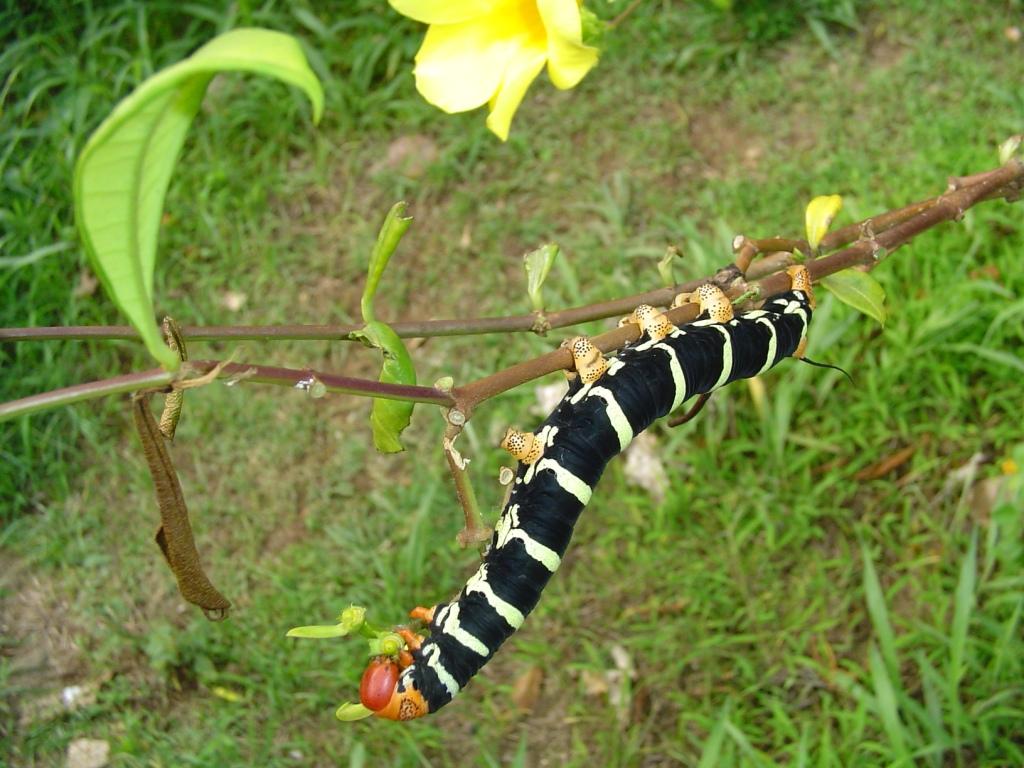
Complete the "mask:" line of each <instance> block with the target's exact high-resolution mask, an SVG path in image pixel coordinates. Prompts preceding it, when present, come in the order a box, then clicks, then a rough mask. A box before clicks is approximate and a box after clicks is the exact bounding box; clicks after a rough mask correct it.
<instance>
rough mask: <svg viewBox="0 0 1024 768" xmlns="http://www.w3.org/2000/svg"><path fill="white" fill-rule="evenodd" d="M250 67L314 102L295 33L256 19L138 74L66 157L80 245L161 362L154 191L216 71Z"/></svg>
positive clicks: (174, 359) (174, 363)
mask: <svg viewBox="0 0 1024 768" xmlns="http://www.w3.org/2000/svg"><path fill="white" fill-rule="evenodd" d="M235 71H237V72H254V73H257V74H263V75H269V76H271V77H276V78H278V79H280V80H284V81H285V82H287V83H291V84H292V85H295V86H298V87H299V88H301V89H302V90H303V91H304V92H305V93H306V95H307V96H308V97H309V99H310V101H311V102H312V103H313V120H314V121H318V120H319V119H320V114H321V112H322V111H323V99H324V97H323V89H322V88H321V86H320V82H319V80H317V78H316V75H314V74H313V71H312V70H311V69H310V68H309V65H308V64H307V62H306V58H305V56H304V55H303V53H302V49H301V48H300V47H299V43H298V41H297V40H296V39H295V38H293V37H291V36H289V35H285V34H282V33H280V32H273V31H270V30H266V29H235V30H232V31H230V32H226V33H224V34H223V35H220V36H219V37H216V38H214V39H213V40H211V41H210V42H209V43H207V44H206V45H204V46H203V47H202V48H200V49H199V50H198V51H196V52H195V53H194V54H192V56H190V57H189V58H187V59H185V60H184V61H181V62H179V63H178V64H175V65H173V66H171V67H168V68H167V69H165V70H163V71H161V72H158V73H157V74H155V75H154V76H153V77H151V78H149V79H148V80H146V81H145V82H144V83H142V85H140V86H139V87H138V88H136V89H135V91H133V92H132V93H131V94H130V95H129V96H128V97H127V98H125V99H124V100H123V101H122V102H121V103H120V104H118V105H117V107H115V108H114V111H113V112H111V113H110V115H109V116H108V117H107V119H106V120H104V121H103V123H102V124H101V125H100V127H99V128H98V129H97V130H96V132H95V133H94V134H93V135H92V136H91V137H90V139H89V141H88V143H87V144H86V145H85V149H83V150H82V154H81V155H80V156H79V158H78V163H77V165H76V166H75V179H74V197H75V211H76V217H77V220H78V229H79V232H80V233H81V236H82V241H83V243H84V245H85V251H86V253H87V254H88V256H89V259H90V260H91V262H92V265H93V268H94V269H95V271H96V273H97V274H98V275H99V277H100V280H101V281H102V282H103V287H104V288H105V289H106V291H107V293H108V294H109V295H110V297H111V299H113V301H114V303H115V304H116V305H117V306H118V307H119V308H120V309H121V311H122V312H124V313H125V315H127V316H128V319H129V320H130V321H131V323H132V325H134V326H135V327H136V328H137V329H138V331H139V333H140V334H141V335H142V339H143V341H144V342H145V344H146V347H147V349H149V351H150V354H152V355H153V356H154V357H155V358H156V359H157V360H158V361H159V362H160V364H161V365H163V366H164V367H165V368H167V369H169V370H176V369H177V368H178V366H179V364H180V362H181V361H180V359H179V358H178V356H177V355H176V354H175V353H174V352H173V351H172V350H170V349H168V348H167V346H166V345H165V344H164V342H163V339H162V338H161V335H160V332H159V330H158V328H157V326H156V322H155V317H154V316H155V312H154V309H153V271H154V268H155V266H156V244H157V236H158V233H159V228H160V219H161V216H162V213H163V204H164V196H165V195H166V193H167V185H168V183H169V182H170V178H171V172H172V171H173V170H174V165H175V163H176V162H177V158H178V154H179V153H180V151H181V146H182V144H183V143H184V140H185V134H186V132H187V131H188V128H189V125H190V124H191V123H192V119H193V118H194V117H195V115H196V113H197V112H198V110H199V105H200V103H201V102H202V100H203V95H204V94H205V93H206V87H207V86H208V85H209V84H210V80H211V79H212V78H213V76H214V75H216V74H217V73H219V72H235Z"/></svg>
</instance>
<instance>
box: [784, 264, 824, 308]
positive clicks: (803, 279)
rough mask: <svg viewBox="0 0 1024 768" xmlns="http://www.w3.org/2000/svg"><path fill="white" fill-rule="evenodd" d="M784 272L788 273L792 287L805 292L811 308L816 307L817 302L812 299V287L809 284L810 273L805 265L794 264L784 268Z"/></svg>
mask: <svg viewBox="0 0 1024 768" xmlns="http://www.w3.org/2000/svg"><path fill="white" fill-rule="evenodd" d="M786 274H787V275H789V283H790V285H791V286H792V289H793V290H794V291H803V292H804V293H806V294H807V303H808V305H810V307H811V309H816V308H817V302H816V301H815V300H814V288H813V287H812V286H811V273H810V272H808V271H807V267H805V266H804V265H803V264H795V265H793V266H792V267H789V268H787V269H786Z"/></svg>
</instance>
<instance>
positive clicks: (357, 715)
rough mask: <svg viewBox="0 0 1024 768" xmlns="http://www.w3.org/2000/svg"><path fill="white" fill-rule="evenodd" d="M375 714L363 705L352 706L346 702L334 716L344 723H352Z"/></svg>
mask: <svg viewBox="0 0 1024 768" xmlns="http://www.w3.org/2000/svg"><path fill="white" fill-rule="evenodd" d="M372 714H373V710H372V709H369V708H368V707H364V706H363V705H362V704H352V703H351V702H348V701H346V702H345V703H344V704H342V705H341V706H340V707H338V709H337V710H335V712H334V716H335V717H336V718H338V719H339V720H341V722H343V723H351V722H354V721H356V720H363V719H364V718H367V717H369V716H370V715H372Z"/></svg>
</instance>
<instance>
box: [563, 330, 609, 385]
mask: <svg viewBox="0 0 1024 768" xmlns="http://www.w3.org/2000/svg"><path fill="white" fill-rule="evenodd" d="M562 346H564V347H566V348H568V350H569V351H570V352H571V353H572V361H573V367H574V368H575V369H576V373H578V374H579V377H580V380H581V381H582V382H583V383H584V384H593V383H594V382H595V381H597V380H598V379H599V378H601V376H602V375H604V372H605V371H607V370H608V361H607V360H605V358H604V355H603V354H601V350H600V349H598V348H597V347H595V346H594V343H593V342H592V341H591V340H590V339H588V338H587V337H586V336H576V337H574V338H571V339H568V340H567V341H565V342H563V344H562Z"/></svg>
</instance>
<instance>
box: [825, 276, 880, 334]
mask: <svg viewBox="0 0 1024 768" xmlns="http://www.w3.org/2000/svg"><path fill="white" fill-rule="evenodd" d="M821 284H822V285H824V286H825V287H826V288H828V289H829V290H830V291H832V293H833V294H834V295H835V297H836V298H837V299H839V300H840V301H841V302H843V303H844V304H849V305H850V306H851V307H853V308H854V309H856V310H857V311H858V312H863V313H864V314H865V315H867V316H868V317H871V318H874V319H875V320H877V321H878V323H879V325H885V290H884V289H883V288H882V286H881V285H880V284H879V283H878V281H877V280H875V278H873V277H872V276H871V275H869V274H868V273H867V272H861V271H860V270H859V269H844V270H843V271H842V272H836V273H835V274H834V275H829V276H828V277H825V278H823V279H822V280H821Z"/></svg>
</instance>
